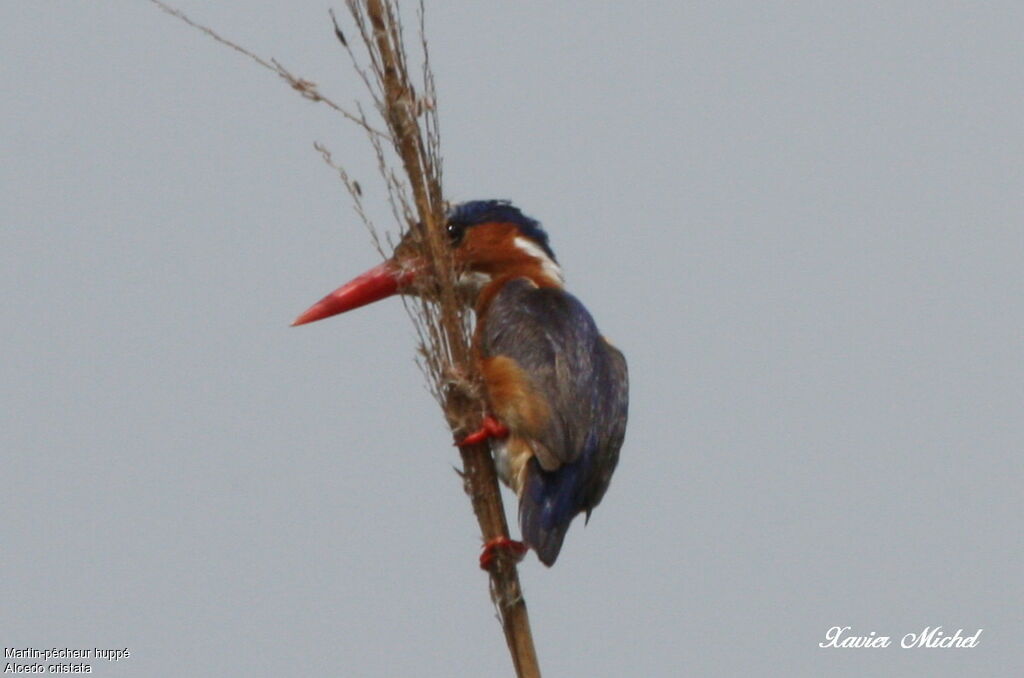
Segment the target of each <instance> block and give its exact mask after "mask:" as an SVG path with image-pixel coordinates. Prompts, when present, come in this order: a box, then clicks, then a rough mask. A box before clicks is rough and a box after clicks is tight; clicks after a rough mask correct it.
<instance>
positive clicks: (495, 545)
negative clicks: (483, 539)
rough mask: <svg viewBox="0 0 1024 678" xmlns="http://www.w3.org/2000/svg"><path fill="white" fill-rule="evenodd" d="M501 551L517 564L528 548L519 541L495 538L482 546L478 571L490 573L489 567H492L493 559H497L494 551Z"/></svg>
mask: <svg viewBox="0 0 1024 678" xmlns="http://www.w3.org/2000/svg"><path fill="white" fill-rule="evenodd" d="M498 549H501V550H502V551H504V552H505V553H507V554H508V555H509V557H510V558H512V559H513V561H514V562H517V563H518V562H519V561H520V560H522V559H523V556H525V555H526V551H527V550H528V547H527V546H526V544H524V543H523V542H521V541H515V540H514V539H509V538H508V537H496V538H494V539H492V540H490V541H489V542H487V543H486V544H484V552H483V553H481V554H480V569H481V570H487V571H488V572H490V571H491V567H492V566H493V565H494V559H495V558H497V557H498V554H497V553H496V551H497V550H498Z"/></svg>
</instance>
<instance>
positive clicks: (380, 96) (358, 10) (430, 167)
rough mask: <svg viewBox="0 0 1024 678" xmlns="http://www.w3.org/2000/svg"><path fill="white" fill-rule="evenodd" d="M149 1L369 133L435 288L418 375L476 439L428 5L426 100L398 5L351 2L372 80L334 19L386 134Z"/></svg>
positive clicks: (478, 412)
mask: <svg viewBox="0 0 1024 678" xmlns="http://www.w3.org/2000/svg"><path fill="white" fill-rule="evenodd" d="M150 2H152V3H153V4H155V5H157V6H158V7H160V8H161V9H162V10H163V11H165V12H167V13H168V14H171V15H172V16H175V17H176V18H178V19H180V20H182V21H184V22H185V23H187V24H189V25H190V26H192V27H193V28H196V29H198V30H200V31H202V32H204V33H206V34H207V35H208V36H210V37H211V38H213V39H214V40H216V41H217V42H220V43H222V44H224V45H226V46H227V47H230V48H231V49H233V50H235V51H237V52H240V53H242V54H243V55H245V56H247V57H249V58H250V59H252V60H253V61H255V62H256V63H257V64H259V65H260V66H262V67H264V68H267V69H268V70H271V71H273V72H275V73H276V74H277V75H278V76H280V77H281V78H282V79H284V80H285V81H286V82H287V83H288V84H289V85H290V86H291V87H292V88H293V89H295V90H296V91H298V92H299V93H300V94H301V95H302V96H303V97H305V98H306V99H309V100H311V101H314V102H318V103H324V104H326V105H328V106H330V107H331V108H333V109H334V110H335V111H337V112H339V113H340V114H341V115H343V116H344V117H345V118H347V119H348V120H350V121H352V122H355V123H356V124H357V125H359V126H360V127H361V128H363V130H364V131H365V132H366V133H367V135H368V137H369V140H370V142H371V144H372V146H373V149H374V152H375V153H376V156H377V161H378V167H379V169H380V172H381V176H382V178H383V179H384V182H385V184H386V186H387V188H388V197H389V202H390V206H391V209H392V213H393V215H394V217H395V219H396V221H397V222H398V224H399V226H400V229H401V230H402V232H403V233H404V232H405V231H406V230H407V229H408V230H411V231H412V241H413V242H415V243H416V244H417V246H418V247H419V249H420V250H421V254H422V256H423V257H424V259H425V260H426V261H427V265H428V267H429V270H430V273H431V275H428V276H426V277H427V278H428V279H430V280H431V284H430V288H429V289H421V290H420V293H421V296H420V297H418V301H415V302H407V304H406V308H407V309H408V310H409V314H410V316H411V318H412V320H413V323H414V326H415V327H416V331H417V334H418V336H419V339H420V346H419V352H420V357H421V361H420V364H421V367H422V368H423V371H424V373H425V375H426V376H427V379H428V382H429V386H430V387H431V391H432V392H433V394H434V396H435V398H437V400H438V402H439V403H440V404H441V407H442V410H443V412H444V415H445V418H446V419H447V421H448V424H449V426H450V427H451V430H452V432H453V434H454V435H456V436H457V437H461V436H463V435H465V434H466V433H467V432H469V431H473V430H476V429H477V428H478V427H479V426H480V423H481V419H482V415H483V413H484V411H485V403H484V402H483V399H482V397H481V395H480V388H479V383H480V382H479V375H478V374H477V371H476V366H475V365H474V363H473V360H472V357H471V353H470V341H471V340H470V336H471V332H470V321H469V312H468V311H467V309H466V308H465V306H464V305H463V304H462V303H461V302H460V300H459V296H458V294H457V290H456V278H457V272H456V271H455V269H454V265H453V260H452V256H451V250H450V248H449V247H448V241H447V237H446V234H445V218H444V215H445V202H444V199H443V193H442V189H441V176H442V173H441V155H440V135H439V127H438V120H437V110H436V105H435V102H436V94H435V90H434V78H433V73H432V72H431V69H430V63H429V57H428V50H427V42H426V37H425V31H424V29H423V13H424V8H423V3H422V0H421V2H420V6H419V16H420V38H421V45H420V46H421V49H422V57H423V69H422V73H421V79H420V82H421V86H422V90H423V94H422V95H418V94H417V92H416V87H415V85H414V80H413V78H412V77H411V75H410V72H409V69H408V58H407V51H406V48H405V43H404V37H403V29H402V22H401V18H400V14H399V11H398V6H397V2H396V0H346V4H347V6H348V9H349V12H350V13H351V15H352V18H353V20H354V21H355V24H356V27H357V29H358V31H359V35H360V38H361V41H362V43H363V45H364V47H365V48H366V55H367V57H368V59H369V70H368V71H367V70H366V69H364V68H363V67H362V66H361V65H360V61H359V59H358V58H357V56H356V54H355V53H354V52H353V50H352V48H351V46H350V45H349V43H348V40H347V39H346V38H345V35H344V33H343V32H342V30H341V28H340V27H339V26H338V23H337V21H336V19H335V17H334V14H333V12H332V13H331V19H332V21H333V22H334V31H335V35H336V36H337V38H338V41H339V42H340V43H341V44H342V46H343V47H344V48H345V50H346V51H347V52H348V54H349V56H350V58H351V60H352V64H353V66H354V68H355V70H356V72H357V73H358V74H359V76H360V78H361V79H362V80H363V83H364V84H365V86H366V88H367V90H368V91H369V93H370V96H371V97H372V99H373V104H374V107H375V108H376V110H377V112H378V113H379V114H380V116H381V118H382V119H383V121H384V123H385V125H386V130H387V131H386V132H384V131H380V130H378V129H377V128H376V127H374V126H372V125H371V124H370V123H369V121H368V119H367V116H366V115H365V113H364V112H363V110H362V108H361V107H360V108H359V110H358V113H352V112H350V111H348V110H346V109H344V108H342V107H341V106H339V105H338V104H336V103H335V102H334V101H333V100H331V99H329V98H328V97H326V96H324V95H323V94H321V93H320V91H319V90H318V89H317V86H316V85H315V84H314V83H312V82H310V81H308V80H304V79H302V78H298V77H296V76H294V75H292V74H291V73H290V72H288V71H287V70H286V69H285V68H284V67H283V66H281V64H280V63H278V62H277V61H276V60H273V59H271V60H266V59H263V58H261V57H259V56H257V55H255V54H253V53H252V52H250V51H249V50H247V49H245V48H244V47H241V46H239V45H238V44H236V43H234V42H231V41H230V40H227V39H226V38H223V37H222V36H220V35H219V34H217V33H216V32H214V31H213V30H211V29H209V28H207V27H206V26H203V25H202V24H198V23H196V22H194V21H192V20H191V19H189V18H188V17H187V16H186V15H184V14H183V13H182V12H180V11H179V10H177V9H174V8H172V7H170V6H168V5H166V4H165V3H163V2H161V0H150ZM385 142H387V143H389V144H390V145H391V147H392V150H393V151H394V153H395V154H396V155H397V157H398V158H399V160H400V162H401V166H402V169H403V172H404V175H405V180H403V179H402V178H401V176H400V175H399V174H398V173H397V172H395V171H394V170H393V169H392V167H391V163H390V162H389V153H388V149H387V148H386V147H385ZM316 148H317V150H318V151H319V152H320V153H321V155H322V157H323V159H324V161H325V162H327V163H328V164H329V165H331V166H332V167H334V168H335V169H336V170H337V171H338V173H339V175H340V177H341V179H342V181H343V182H344V184H345V186H346V188H347V189H348V191H349V193H350V194H351V196H352V198H353V202H354V205H355V209H356V212H357V214H358V215H359V216H360V218H361V219H362V220H363V222H364V223H365V224H366V225H367V227H368V228H369V230H370V232H371V234H372V236H373V238H374V244H375V245H376V246H377V248H378V250H381V251H382V246H381V244H380V240H379V238H378V237H377V233H376V230H375V229H374V226H373V224H372V223H371V222H370V220H369V219H368V218H367V216H366V212H365V210H364V209H363V206H362V190H361V187H360V186H359V184H358V182H356V181H355V180H353V179H352V178H351V177H350V176H349V175H348V174H347V172H346V171H345V170H344V168H343V167H341V166H339V165H337V164H335V163H334V162H333V160H332V158H331V154H330V152H329V151H328V150H327V149H326V148H325V147H324V146H323V145H322V144H319V143H318V144H316ZM410 192H411V196H410ZM410 197H411V199H410ZM382 253H383V251H382ZM459 453H460V455H461V456H462V465H463V469H462V472H461V476H462V479H463V486H464V489H465V491H466V493H467V494H468V495H469V497H470V499H471V501H472V505H473V512H474V514H475V515H476V518H477V522H478V523H479V525H480V531H481V533H482V535H483V539H484V542H485V543H486V542H489V541H491V540H494V539H497V538H501V537H506V538H507V537H508V524H507V522H506V519H505V509H504V506H503V504H502V500H501V492H500V489H499V486H498V477H497V473H496V471H495V467H494V460H493V458H492V457H491V452H490V449H489V446H488V445H487V444H486V443H483V444H478V445H472V446H465V447H460V448H459ZM489 578H490V593H491V599H492V601H493V602H494V605H495V607H496V608H497V610H498V616H499V620H500V621H501V624H502V628H503V630H504V633H505V640H506V642H507V644H508V648H509V652H510V654H511V656H512V662H513V665H514V666H515V670H516V674H517V675H518V676H520V677H529V678H533V677H534V676H540V667H539V664H538V661H537V654H536V650H535V649H534V644H533V636H532V633H531V631H530V622H529V617H528V615H527V610H526V601H525V599H524V598H523V592H522V587H521V586H520V584H519V574H518V570H517V568H516V563H515V561H514V560H512V559H511V558H509V557H507V555H506V554H504V552H499V554H498V557H497V558H496V559H495V561H494V563H493V566H492V567H491V569H490V572H489Z"/></svg>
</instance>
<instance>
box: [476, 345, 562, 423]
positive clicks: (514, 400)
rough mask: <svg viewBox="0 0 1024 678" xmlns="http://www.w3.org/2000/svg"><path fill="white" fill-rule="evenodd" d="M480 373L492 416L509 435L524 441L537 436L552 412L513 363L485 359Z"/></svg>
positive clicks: (524, 374) (503, 357)
mask: <svg viewBox="0 0 1024 678" xmlns="http://www.w3.org/2000/svg"><path fill="white" fill-rule="evenodd" d="M480 372H481V374H482V375H483V378H484V383H485V384H486V386H487V398H488V400H489V401H490V402H489V404H490V406H491V409H492V410H493V412H494V415H495V416H496V417H497V418H498V420H499V421H500V422H501V423H503V424H504V425H505V426H507V427H508V428H509V430H510V431H511V433H512V435H514V436H524V437H527V438H535V437H537V436H538V435H540V432H541V430H542V429H543V428H544V426H545V425H546V424H547V422H548V419H549V418H550V416H551V411H550V409H549V408H548V406H547V403H545V402H544V400H543V399H542V398H540V396H538V395H537V392H536V391H535V390H534V388H533V385H532V384H531V383H530V377H529V376H528V375H527V374H526V372H524V371H523V370H522V368H521V367H519V365H518V364H517V363H516V361H514V360H512V359H511V358H508V357H507V356H495V357H493V358H484V359H483V360H482V361H481V363H480Z"/></svg>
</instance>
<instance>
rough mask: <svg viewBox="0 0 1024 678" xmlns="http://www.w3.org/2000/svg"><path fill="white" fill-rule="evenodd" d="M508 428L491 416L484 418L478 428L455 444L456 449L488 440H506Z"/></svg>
mask: <svg viewBox="0 0 1024 678" xmlns="http://www.w3.org/2000/svg"><path fill="white" fill-rule="evenodd" d="M507 437H508V428H507V427H505V425H504V424H502V423H501V422H499V421H498V420H497V419H495V418H494V417H492V416H491V415H489V414H488V415H487V416H486V417H484V421H483V423H482V424H481V425H480V428H479V429H477V430H476V431H473V432H472V433H470V434H469V435H468V436H466V437H465V438H463V439H462V440H459V441H457V442H456V443H455V445H456V447H465V446H466V445H476V444H477V443H482V442H484V441H485V440H487V439H488V438H507Z"/></svg>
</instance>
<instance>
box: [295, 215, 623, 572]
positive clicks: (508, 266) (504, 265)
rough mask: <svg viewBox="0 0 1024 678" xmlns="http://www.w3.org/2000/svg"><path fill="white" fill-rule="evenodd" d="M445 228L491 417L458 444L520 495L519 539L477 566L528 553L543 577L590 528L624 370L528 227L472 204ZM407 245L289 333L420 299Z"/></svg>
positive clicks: (616, 437)
mask: <svg viewBox="0 0 1024 678" xmlns="http://www.w3.org/2000/svg"><path fill="white" fill-rule="evenodd" d="M445 228H446V231H447V235H448V239H449V244H450V246H451V249H452V256H453V260H454V265H455V270H456V272H457V275H458V278H457V284H458V286H459V292H460V297H461V298H462V299H463V300H464V303H466V304H467V305H469V306H471V307H472V308H473V310H474V315H475V318H476V323H475V326H474V330H473V339H472V344H471V352H472V357H473V360H474V361H475V362H476V366H477V368H478V370H479V374H480V375H481V378H482V384H483V395H484V399H485V402H486V406H487V408H488V410H487V414H486V416H484V418H483V424H482V426H481V428H480V429H479V430H477V431H474V432H473V433H470V434H469V435H467V436H465V437H463V438H462V439H461V440H459V441H457V442H456V444H458V445H469V444H477V443H481V442H484V441H488V440H490V442H491V449H492V452H493V454H494V460H495V464H496V468H497V470H498V474H499V477H500V478H501V479H502V481H503V482H504V483H505V484H506V485H508V486H509V487H510V488H511V489H512V491H513V492H515V494H516V496H517V497H518V500H519V525H520V529H521V531H522V538H523V541H522V542H516V541H512V540H510V539H498V540H493V541H492V542H489V543H488V544H485V546H484V553H483V554H482V555H481V557H480V564H481V567H483V568H484V569H488V568H489V566H490V564H491V563H492V562H493V559H494V558H495V556H496V553H495V552H496V550H497V549H505V550H507V551H508V552H509V553H510V554H511V555H513V556H516V557H518V558H521V557H522V555H523V554H524V553H525V551H526V550H527V549H529V548H532V549H533V550H534V551H535V552H536V553H537V557H538V558H539V559H540V561H541V562H542V563H544V564H545V565H547V566H549V567H550V566H551V565H553V564H554V562H555V560H556V559H557V558H558V554H559V551H561V548H562V542H563V540H564V539H565V534H566V532H567V530H568V529H569V525H570V524H571V523H572V521H573V519H574V518H575V517H576V516H577V515H579V514H580V513H585V514H586V520H587V521H589V520H590V514H591V512H592V511H593V510H594V507H595V506H597V505H598V504H599V503H600V502H601V499H602V497H604V494H605V491H606V490H607V489H608V483H609V482H610V480H611V477H612V473H613V472H614V470H615V466H616V464H617V463H618V459H619V449H620V448H621V447H622V441H623V438H624V436H625V432H626V417H627V411H628V403H629V394H628V390H629V385H628V374H627V370H626V360H625V358H624V357H623V355H622V353H621V352H620V351H619V350H618V349H617V348H615V347H614V346H613V345H612V344H611V343H609V342H608V341H607V340H606V339H605V338H604V337H603V336H602V335H601V333H600V332H599V331H598V329H597V325H596V324H595V322H594V319H593V317H591V315H590V312H589V311H587V309H586V307H584V306H583V304H582V303H580V301H579V300H578V299H577V298H576V297H575V296H573V295H572V294H570V293H569V292H567V291H566V290H565V285H564V278H563V275H562V269H561V267H560V266H559V265H558V260H557V259H556V258H555V253H554V252H553V251H552V249H551V246H550V245H549V243H548V235H547V233H546V232H545V231H544V229H543V228H542V227H541V225H540V223H538V222H537V221H536V220H534V219H532V218H530V217H528V216H526V215H525V214H523V213H522V212H521V211H520V210H519V209H518V208H516V207H515V206H514V205H512V204H511V203H510V202H509V201H507V200H474V201H471V202H464V203H460V204H457V205H454V206H453V207H452V208H450V209H449V210H448V211H447V214H446V223H445ZM412 237H413V236H412V232H410V234H408V235H407V236H406V237H405V238H404V239H403V240H402V241H401V242H400V243H399V245H398V247H396V248H395V253H394V255H393V256H392V257H391V258H390V259H388V260H387V261H385V262H384V263H382V264H380V265H379V266H376V267H375V268H372V269H370V270H369V271H367V272H365V273H363V274H362V275H360V276H358V277H356V278H355V279H353V280H352V281H350V282H349V283H347V284H345V285H343V286H342V287H339V288H338V289H337V290H335V291H334V292H332V293H331V294H329V295H327V296H326V297H324V298H323V299H322V300H320V301H319V302H317V303H316V304H314V305H313V306H312V307H311V308H310V309H309V310H307V311H306V312H305V313H303V314H302V315H300V316H299V317H298V318H297V319H296V320H295V322H294V323H292V324H293V325H304V324H306V323H310V322H313V321H316V320H321V319H323V318H327V317H330V316H333V315H337V314H339V313H343V312H345V311H350V310H352V309H354V308H358V307H360V306H364V305H366V304H369V303H372V302H375V301H378V300H380V299H383V298H385V297H389V296H392V295H394V294H416V293H417V289H424V288H425V287H426V286H424V285H423V283H424V282H429V281H424V280H423V276H425V275H428V274H427V273H426V270H427V268H426V266H425V265H424V260H423V259H422V255H421V254H419V253H418V251H417V248H416V247H415V246H413V244H412V243H411V241H410V238H412Z"/></svg>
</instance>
